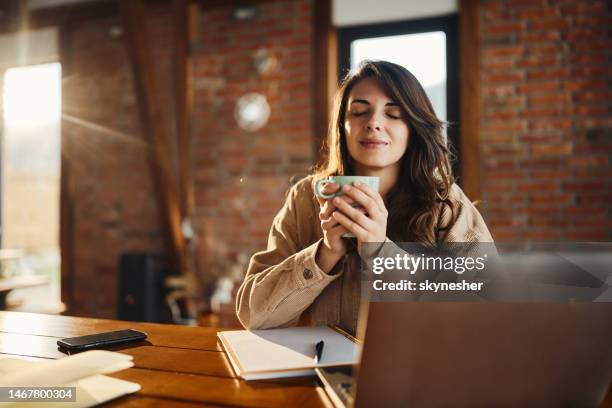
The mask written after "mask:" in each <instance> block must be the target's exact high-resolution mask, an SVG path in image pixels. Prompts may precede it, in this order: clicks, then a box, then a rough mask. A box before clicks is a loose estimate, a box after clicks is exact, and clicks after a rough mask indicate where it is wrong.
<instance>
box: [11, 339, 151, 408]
mask: <svg viewBox="0 0 612 408" xmlns="http://www.w3.org/2000/svg"><path fill="white" fill-rule="evenodd" d="M133 365H134V363H133V361H132V356H128V355H126V354H121V353H114V352H111V351H104V350H92V351H86V352H84V353H79V354H76V355H73V356H70V357H65V358H61V359H59V360H50V361H44V362H36V361H27V360H20V359H16V358H12V357H4V358H1V357H0V386H2V387H76V402H61V403H59V402H47V403H44V402H37V403H36V404H35V405H36V407H41V408H42V407H45V406H53V407H57V406H60V405H61V406H62V407H74V408H77V407H78V408H80V407H92V406H94V405H97V404H100V403H102V402H105V401H108V400H111V399H114V398H117V397H120V396H122V395H126V394H131V393H133V392H136V391H138V390H140V385H139V384H136V383H132V382H129V381H124V380H118V379H116V378H111V377H107V376H105V375H102V374H110V373H114V372H117V371H120V370H124V369H126V368H129V367H132V366H133ZM25 404H26V403H24V405H25ZM27 404H29V405H31V404H32V403H31V402H30V403H27ZM58 404H60V405H58ZM0 405H2V404H0ZM10 406H11V407H13V406H14V407H18V406H20V404H10Z"/></svg>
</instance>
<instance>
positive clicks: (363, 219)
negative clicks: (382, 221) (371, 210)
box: [332, 197, 375, 230]
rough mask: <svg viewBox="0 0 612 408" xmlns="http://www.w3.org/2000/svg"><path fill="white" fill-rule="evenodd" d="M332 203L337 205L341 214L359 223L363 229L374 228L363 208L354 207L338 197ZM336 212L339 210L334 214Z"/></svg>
mask: <svg viewBox="0 0 612 408" xmlns="http://www.w3.org/2000/svg"><path fill="white" fill-rule="evenodd" d="M333 203H334V205H335V206H336V207H338V209H339V210H340V211H341V212H342V213H343V215H345V216H347V217H348V218H350V219H351V220H352V221H354V222H356V223H357V224H359V225H360V226H361V227H363V228H364V229H366V230H370V229H372V228H374V226H375V222H374V221H373V220H372V219H370V218H369V217H368V216H367V215H365V214H364V210H363V209H361V208H354V207H353V206H352V205H350V204H349V203H347V202H346V201H345V200H343V199H341V198H339V197H336V198H334V200H333ZM366 210H367V208H366ZM337 212H339V211H336V212H334V214H335V213H337ZM332 215H333V214H332Z"/></svg>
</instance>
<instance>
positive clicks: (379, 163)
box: [356, 158, 395, 170]
mask: <svg viewBox="0 0 612 408" xmlns="http://www.w3.org/2000/svg"><path fill="white" fill-rule="evenodd" d="M356 161H357V163H358V164H359V165H360V166H361V167H364V168H366V169H369V170H382V169H384V168H385V167H389V166H392V165H393V164H395V163H393V162H391V161H389V160H380V159H371V158H370V159H369V160H356Z"/></svg>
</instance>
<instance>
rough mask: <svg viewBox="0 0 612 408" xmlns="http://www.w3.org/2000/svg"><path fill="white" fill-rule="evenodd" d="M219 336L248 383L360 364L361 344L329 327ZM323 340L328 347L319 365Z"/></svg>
mask: <svg viewBox="0 0 612 408" xmlns="http://www.w3.org/2000/svg"><path fill="white" fill-rule="evenodd" d="M217 336H218V337H219V340H220V341H221V344H222V345H223V348H225V351H226V352H227V355H228V357H229V360H230V363H231V364H232V367H233V369H234V371H235V372H236V375H238V376H239V377H242V378H244V379H245V380H260V379H266V378H280V377H297V376H303V375H314V374H315V371H314V368H315V367H331V366H338V365H351V364H355V363H356V362H357V353H358V347H357V344H355V343H354V342H353V341H352V340H350V339H349V338H348V337H347V336H345V335H343V334H341V333H340V332H338V331H336V330H334V329H332V328H330V327H327V326H317V327H291V328H283V329H270V330H253V331H249V330H236V331H223V332H219V333H218V334H217ZM321 340H323V341H324V342H325V346H324V348H323V353H322V356H321V360H320V361H319V362H318V363H316V362H315V354H316V351H315V345H316V344H317V343H318V342H319V341H321Z"/></svg>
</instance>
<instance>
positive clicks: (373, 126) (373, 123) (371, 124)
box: [366, 115, 381, 131]
mask: <svg viewBox="0 0 612 408" xmlns="http://www.w3.org/2000/svg"><path fill="white" fill-rule="evenodd" d="M366 126H367V128H368V130H376V131H380V130H381V126H380V122H379V121H378V119H377V118H376V117H375V116H374V115H372V117H370V120H369V121H368V123H367V124H366Z"/></svg>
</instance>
